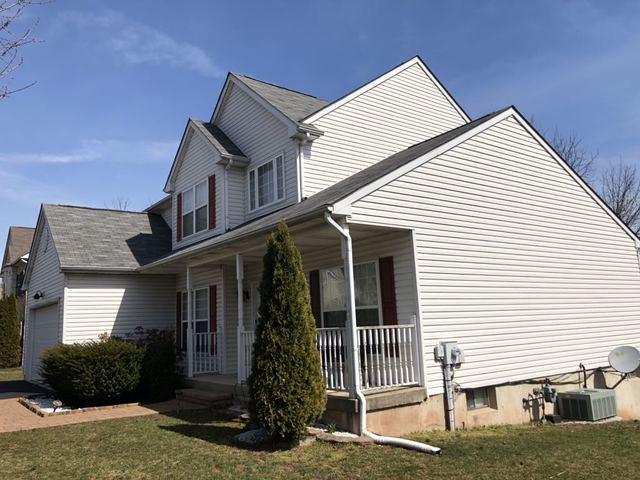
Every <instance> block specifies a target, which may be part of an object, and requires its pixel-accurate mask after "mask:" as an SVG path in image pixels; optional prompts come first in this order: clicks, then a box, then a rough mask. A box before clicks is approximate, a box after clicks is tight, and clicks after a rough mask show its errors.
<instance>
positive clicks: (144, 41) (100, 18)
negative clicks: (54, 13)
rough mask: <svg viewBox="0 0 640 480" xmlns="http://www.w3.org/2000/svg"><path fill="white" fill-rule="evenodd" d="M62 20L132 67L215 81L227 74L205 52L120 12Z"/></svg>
mask: <svg viewBox="0 0 640 480" xmlns="http://www.w3.org/2000/svg"><path fill="white" fill-rule="evenodd" d="M60 18H61V20H62V22H63V23H64V24H65V25H72V26H75V27H76V28H78V29H81V30H84V31H86V32H87V33H88V34H89V35H92V36H95V37H97V40H98V44H97V45H98V46H99V47H102V48H105V49H107V50H109V51H110V52H111V53H112V54H113V55H115V56H116V57H117V58H119V59H120V60H122V61H124V62H125V63H128V64H130V65H143V64H147V65H161V66H171V67H176V68H186V69H189V70H192V71H194V72H197V73H200V74H202V75H204V76H207V77H214V78H216V77H221V76H223V74H224V72H223V71H222V70H221V69H220V68H219V67H218V66H217V65H216V64H215V62H214V61H213V60H212V59H211V57H210V56H209V55H208V54H207V53H206V52H205V51H204V50H203V49H202V48H200V47H198V46H195V45H192V44H191V43H188V42H182V41H179V40H177V39H175V38H173V37H171V36H170V35H168V34H166V33H164V32H161V31H160V30H157V29H155V28H153V27H150V26H148V25H145V24H143V23H140V22H136V21H135V20H131V19H129V18H127V17H126V16H124V15H123V14H122V13H120V12H116V11H112V10H107V11H103V12H101V13H87V12H78V11H70V12H64V13H63V14H62V15H61V17H60Z"/></svg>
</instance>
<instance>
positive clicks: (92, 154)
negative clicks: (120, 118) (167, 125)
mask: <svg viewBox="0 0 640 480" xmlns="http://www.w3.org/2000/svg"><path fill="white" fill-rule="evenodd" d="M175 150H176V142H173V141H167V142H160V141H149V142H145V141H123V140H96V139H91V140H83V141H81V142H80V145H79V146H78V147H77V148H74V149H71V150H70V151H67V152H15V153H8V152H0V163H13V164H29V163H52V164H53V163H58V164H66V163H83V162H95V161H103V162H127V163H137V164H140V163H159V162H164V163H167V162H169V163H170V162H171V160H172V159H173V156H174V154H175Z"/></svg>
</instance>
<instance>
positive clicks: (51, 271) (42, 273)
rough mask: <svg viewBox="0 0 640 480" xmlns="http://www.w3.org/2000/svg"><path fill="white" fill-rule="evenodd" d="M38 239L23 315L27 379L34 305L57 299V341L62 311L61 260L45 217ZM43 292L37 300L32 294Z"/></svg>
mask: <svg viewBox="0 0 640 480" xmlns="http://www.w3.org/2000/svg"><path fill="white" fill-rule="evenodd" d="M36 241H37V247H36V248H37V252H36V255H35V257H32V261H33V262H34V263H33V266H32V271H31V278H30V281H29V286H28V287H29V291H28V295H27V296H26V303H27V306H26V319H25V332H24V336H25V342H24V345H25V351H24V359H25V376H26V379H27V380H30V379H31V378H32V374H31V372H30V371H29V363H30V360H31V357H30V355H31V354H32V353H33V352H31V341H32V337H31V335H32V333H33V332H32V331H31V324H30V322H29V317H30V314H31V312H32V310H33V309H35V308H39V307H43V306H45V305H48V304H51V303H54V302H58V329H57V333H56V336H55V338H54V339H53V343H55V342H57V341H59V340H60V339H61V338H62V321H61V319H62V315H63V310H64V302H63V297H64V283H65V278H64V274H63V273H62V272H61V271H60V261H59V260H58V253H57V252H56V248H55V245H54V243H53V238H52V237H51V234H50V230H49V225H48V223H47V221H46V219H44V221H43V228H42V231H41V233H40V236H39V238H37V239H36ZM37 291H41V292H44V296H43V297H42V298H40V299H38V300H36V299H34V298H33V295H34V294H35V292H37ZM33 378H35V372H33Z"/></svg>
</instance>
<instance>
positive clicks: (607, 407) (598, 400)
mask: <svg viewBox="0 0 640 480" xmlns="http://www.w3.org/2000/svg"><path fill="white" fill-rule="evenodd" d="M558 409H559V413H560V416H561V417H562V418H563V419H567V420H584V421H589V422H595V421H596V420H602V419H603V418H609V417H615V416H616V415H617V414H618V408H617V405H616V392H615V391H614V390H605V389H597V388H592V389H582V390H574V391H571V392H562V393H558Z"/></svg>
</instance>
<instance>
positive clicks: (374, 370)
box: [357, 325, 419, 389]
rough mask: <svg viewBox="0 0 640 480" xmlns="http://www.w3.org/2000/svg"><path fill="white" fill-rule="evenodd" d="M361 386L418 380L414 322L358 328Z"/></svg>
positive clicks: (406, 383)
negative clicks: (411, 323)
mask: <svg viewBox="0 0 640 480" xmlns="http://www.w3.org/2000/svg"><path fill="white" fill-rule="evenodd" d="M357 330H358V345H359V350H360V369H361V372H362V376H361V379H362V388H363V389H369V388H387V387H399V386H406V385H415V384H417V383H418V376H419V374H418V368H417V366H418V365H417V362H416V358H417V355H416V348H415V344H416V341H415V326H414V325H385V326H380V327H358V329H357Z"/></svg>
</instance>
